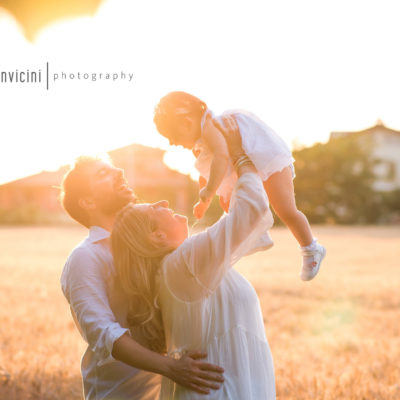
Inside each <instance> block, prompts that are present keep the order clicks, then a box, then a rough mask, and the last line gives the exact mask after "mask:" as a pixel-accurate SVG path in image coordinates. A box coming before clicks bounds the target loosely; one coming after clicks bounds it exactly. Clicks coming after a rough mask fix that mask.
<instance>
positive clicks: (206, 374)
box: [167, 352, 224, 394]
mask: <svg viewBox="0 0 400 400" xmlns="http://www.w3.org/2000/svg"><path fill="white" fill-rule="evenodd" d="M205 357H207V354H204V353H199V352H193V353H188V354H186V355H185V356H183V357H182V358H181V359H179V360H175V359H171V368H170V373H169V374H168V375H167V376H168V378H170V379H172V380H173V381H174V382H176V383H178V384H179V385H182V386H185V387H186V388H188V389H191V390H194V391H195V392H197V393H201V394H209V393H210V389H214V390H217V389H219V387H220V383H222V382H223V381H224V378H223V375H222V374H223V372H224V370H223V368H221V367H218V366H216V365H213V364H209V363H206V362H202V361H199V360H201V359H202V358H205Z"/></svg>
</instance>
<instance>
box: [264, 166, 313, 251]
mask: <svg viewBox="0 0 400 400" xmlns="http://www.w3.org/2000/svg"><path fill="white" fill-rule="evenodd" d="M264 188H265V191H266V192H267V195H268V198H269V201H270V203H271V206H272V208H273V209H274V211H275V212H276V214H277V215H278V217H279V218H280V219H281V220H282V221H283V222H284V223H285V225H286V226H287V227H288V228H289V229H290V230H291V231H292V233H293V235H294V237H295V238H296V239H297V241H298V242H299V244H300V246H308V245H309V244H310V243H311V242H312V241H313V236H312V233H311V228H310V224H309V223H308V220H307V217H306V216H305V215H304V214H303V213H302V212H301V211H299V210H298V209H297V207H296V201H295V196H294V186H293V178H292V170H291V168H290V167H286V168H284V169H283V170H282V171H280V172H276V173H275V174H273V175H271V176H270V177H269V178H268V180H266V181H265V182H264Z"/></svg>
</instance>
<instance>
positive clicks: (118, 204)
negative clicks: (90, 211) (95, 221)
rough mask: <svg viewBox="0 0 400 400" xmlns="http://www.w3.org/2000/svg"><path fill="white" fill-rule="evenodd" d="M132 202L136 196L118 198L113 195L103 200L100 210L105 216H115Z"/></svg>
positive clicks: (100, 203)
mask: <svg viewBox="0 0 400 400" xmlns="http://www.w3.org/2000/svg"><path fill="white" fill-rule="evenodd" d="M132 201H134V196H133V195H132V194H131V195H130V196H118V195H116V194H115V193H113V194H110V195H109V196H107V198H102V199H101V201H100V202H99V208H100V209H101V211H102V212H103V213H104V214H106V215H109V216H113V215H115V214H117V213H118V211H120V210H121V209H122V208H123V207H125V206H126V205H127V204H129V203H131V202H132Z"/></svg>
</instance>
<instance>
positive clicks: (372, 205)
mask: <svg viewBox="0 0 400 400" xmlns="http://www.w3.org/2000/svg"><path fill="white" fill-rule="evenodd" d="M371 146H372V143H369V142H368V141H363V142H361V143H360V141H359V140H357V139H356V138H355V137H354V136H350V137H345V138H338V139H333V140H330V141H329V142H328V143H324V144H321V143H318V144H316V145H314V146H312V147H309V148H304V149H301V150H297V151H295V152H294V154H293V156H294V158H295V159H296V162H295V167H296V179H295V180H294V184H295V192H296V202H297V206H298V208H299V209H300V210H301V211H303V212H304V213H305V214H306V216H307V218H308V219H309V221H310V222H313V223H339V224H354V223H377V222H386V221H384V217H385V212H387V207H388V206H389V204H388V205H387V206H385V205H384V200H383V197H384V195H383V194H382V193H379V192H375V191H374V189H373V183H374V180H375V178H376V177H375V173H374V166H375V164H376V163H377V162H379V160H375V159H373V158H372V156H371V151H370V149H371Z"/></svg>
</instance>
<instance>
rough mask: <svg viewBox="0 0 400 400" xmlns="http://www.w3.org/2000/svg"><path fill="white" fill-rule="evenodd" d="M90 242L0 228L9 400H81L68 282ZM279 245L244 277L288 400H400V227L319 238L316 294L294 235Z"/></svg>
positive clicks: (245, 263)
mask: <svg viewBox="0 0 400 400" xmlns="http://www.w3.org/2000/svg"><path fill="white" fill-rule="evenodd" d="M85 234H86V232H85V230H84V229H83V228H79V227H9V228H7V227H3V228H0V321H1V324H0V398H1V399H4V400H22V399H23V400H29V399H32V400H36V399H40V400H42V399H43V400H55V399H60V400H78V399H82V394H81V393H82V390H81V381H80V373H79V362H80V358H81V355H82V354H83V351H84V349H85V343H84V342H83V340H82V338H81V337H80V335H79V333H78V331H77V330H76V328H75V326H74V323H73V321H72V318H71V316H70V313H69V308H68V305H67V302H66V300H65V299H64V297H63V295H62V293H61V290H60V284H59V278H60V274H61V270H62V267H63V263H64V261H65V259H66V257H67V255H68V253H69V251H70V250H71V249H72V248H73V246H75V244H77V243H78V242H79V241H80V240H81V239H82V238H83V237H84V236H85ZM271 234H272V236H273V239H274V241H275V246H274V247H273V248H272V249H271V250H269V251H267V252H264V253H259V254H255V255H253V256H250V257H247V258H245V259H243V260H242V261H241V262H240V263H239V264H238V265H237V268H238V270H240V271H241V272H242V273H243V275H245V276H246V277H247V278H248V279H249V280H250V282H251V283H252V284H253V285H254V287H255V288H256V290H257V293H258V295H259V297H260V302H261V306H262V310H263V315H264V321H265V328H266V333H267V337H268V341H269V344H270V347H271V350H272V354H273V357H274V365H275V374H276V387H277V398H278V400H306V399H307V400H310V399H315V400H334V399H335V400H339V399H343V400H356V399H357V400H370V399H371V400H395V399H400V367H399V362H398V360H399V359H400V322H399V321H400V228H399V227H315V228H314V234H315V235H316V236H317V237H318V238H319V240H320V242H321V243H323V244H324V245H325V246H326V247H327V250H328V253H327V257H326V259H325V261H324V262H323V264H322V267H321V271H320V273H319V275H318V276H317V277H316V278H315V279H314V280H313V281H311V282H307V283H304V282H302V281H300V279H299V278H298V275H299V272H300V263H301V261H300V256H299V252H298V248H297V243H296V242H295V240H294V239H293V237H292V236H291V235H290V233H289V231H288V230H287V229H286V228H282V227H279V228H274V229H273V230H272V232H271Z"/></svg>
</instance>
